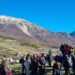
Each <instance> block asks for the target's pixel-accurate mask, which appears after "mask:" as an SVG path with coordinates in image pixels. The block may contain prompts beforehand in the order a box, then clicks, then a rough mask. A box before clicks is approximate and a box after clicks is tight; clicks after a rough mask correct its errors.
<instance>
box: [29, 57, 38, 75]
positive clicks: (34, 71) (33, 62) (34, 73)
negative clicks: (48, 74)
mask: <svg viewBox="0 0 75 75" xmlns="http://www.w3.org/2000/svg"><path fill="white" fill-rule="evenodd" d="M30 70H31V75H38V62H37V60H36V58H32V59H31V65H30Z"/></svg>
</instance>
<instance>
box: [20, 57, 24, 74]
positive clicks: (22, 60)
mask: <svg viewBox="0 0 75 75" xmlns="http://www.w3.org/2000/svg"><path fill="white" fill-rule="evenodd" d="M24 62H25V60H24V56H23V57H22V58H21V59H20V63H21V64H22V75H25V66H24Z"/></svg>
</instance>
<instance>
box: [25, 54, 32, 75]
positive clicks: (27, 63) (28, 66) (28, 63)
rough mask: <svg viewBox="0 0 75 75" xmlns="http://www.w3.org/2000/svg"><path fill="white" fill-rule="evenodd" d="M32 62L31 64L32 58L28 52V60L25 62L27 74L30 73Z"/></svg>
mask: <svg viewBox="0 0 75 75" xmlns="http://www.w3.org/2000/svg"><path fill="white" fill-rule="evenodd" d="M30 64H31V60H30V55H29V54H28V55H27V56H26V61H25V62H24V66H25V75H30Z"/></svg>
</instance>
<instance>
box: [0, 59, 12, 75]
mask: <svg viewBox="0 0 75 75" xmlns="http://www.w3.org/2000/svg"><path fill="white" fill-rule="evenodd" d="M0 75H12V71H11V70H10V69H9V68H8V63H7V60H2V62H1V64H0Z"/></svg>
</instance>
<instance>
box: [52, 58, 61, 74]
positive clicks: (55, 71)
mask: <svg viewBox="0 0 75 75" xmlns="http://www.w3.org/2000/svg"><path fill="white" fill-rule="evenodd" d="M54 60H55V63H54V64H53V75H61V70H60V68H61V63H60V62H58V60H57V59H54Z"/></svg>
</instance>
